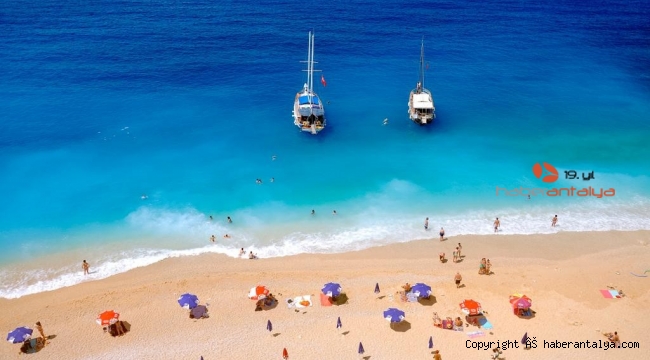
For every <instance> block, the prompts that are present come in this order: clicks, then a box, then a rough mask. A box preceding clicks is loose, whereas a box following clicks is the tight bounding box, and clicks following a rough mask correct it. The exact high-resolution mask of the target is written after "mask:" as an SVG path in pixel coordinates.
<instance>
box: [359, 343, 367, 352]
mask: <svg viewBox="0 0 650 360" xmlns="http://www.w3.org/2000/svg"><path fill="white" fill-rule="evenodd" d="M365 352H366V350H364V349H363V344H362V343H361V341H359V354H360V355H361V354H363V353H365Z"/></svg>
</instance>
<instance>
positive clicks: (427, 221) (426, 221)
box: [424, 218, 429, 230]
mask: <svg viewBox="0 0 650 360" xmlns="http://www.w3.org/2000/svg"><path fill="white" fill-rule="evenodd" d="M424 230H429V218H426V219H424Z"/></svg>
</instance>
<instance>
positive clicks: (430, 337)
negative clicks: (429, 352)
mask: <svg viewBox="0 0 650 360" xmlns="http://www.w3.org/2000/svg"><path fill="white" fill-rule="evenodd" d="M429 349H433V336H429Z"/></svg>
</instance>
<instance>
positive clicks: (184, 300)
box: [178, 293, 199, 310]
mask: <svg viewBox="0 0 650 360" xmlns="http://www.w3.org/2000/svg"><path fill="white" fill-rule="evenodd" d="M178 304H179V305H180V306H181V307H182V308H185V309H188V310H191V309H194V308H195V307H197V306H198V305H199V297H198V296H196V295H194V294H190V293H185V294H183V295H181V296H180V297H179V298H178Z"/></svg>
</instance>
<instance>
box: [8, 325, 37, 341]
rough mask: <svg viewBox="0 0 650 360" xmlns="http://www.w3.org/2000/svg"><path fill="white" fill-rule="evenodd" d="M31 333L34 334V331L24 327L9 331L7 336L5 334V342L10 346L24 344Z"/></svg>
mask: <svg viewBox="0 0 650 360" xmlns="http://www.w3.org/2000/svg"><path fill="white" fill-rule="evenodd" d="M32 332H34V330H32V329H30V328H28V327H25V326H21V327H19V328H15V329H14V330H13V331H10V332H9V334H7V341H9V342H10V343H12V344H18V343H21V342H24V341H26V340H29V338H31V337H32Z"/></svg>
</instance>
